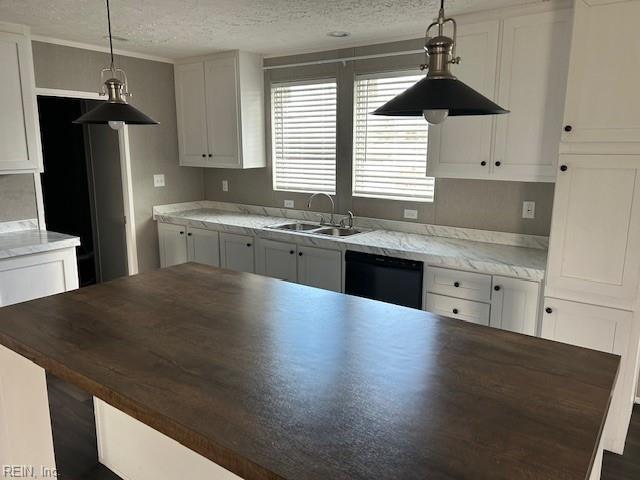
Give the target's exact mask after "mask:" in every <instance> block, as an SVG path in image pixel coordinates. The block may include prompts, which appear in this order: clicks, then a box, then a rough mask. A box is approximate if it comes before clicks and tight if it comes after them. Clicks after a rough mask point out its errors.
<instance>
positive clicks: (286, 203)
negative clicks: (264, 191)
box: [284, 200, 295, 208]
mask: <svg viewBox="0 0 640 480" xmlns="http://www.w3.org/2000/svg"><path fill="white" fill-rule="evenodd" d="M294 205H295V204H294V203H293V200H285V201H284V208H293V206H294Z"/></svg>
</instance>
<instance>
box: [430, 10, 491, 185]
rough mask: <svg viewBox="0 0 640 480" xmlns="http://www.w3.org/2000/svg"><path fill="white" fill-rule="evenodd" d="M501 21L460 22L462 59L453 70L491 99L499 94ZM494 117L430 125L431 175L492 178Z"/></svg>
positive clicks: (460, 119)
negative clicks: (498, 71)
mask: <svg viewBox="0 0 640 480" xmlns="http://www.w3.org/2000/svg"><path fill="white" fill-rule="evenodd" d="M499 27H500V24H499V22H498V21H497V20H495V21H490V22H481V23H473V24H469V25H460V27H459V30H458V44H457V46H456V48H457V52H456V55H458V56H460V57H461V58H462V60H461V62H460V64H459V65H454V66H453V67H452V71H453V73H454V75H455V76H456V77H458V78H459V79H460V80H461V81H463V82H464V83H466V84H467V85H469V86H470V87H471V88H473V89H475V90H477V91H479V92H480V93H482V94H483V95H485V96H486V97H488V98H491V99H493V98H494V96H495V86H496V64H497V61H498V38H499V36H498V33H499ZM493 122H494V119H493V117H492V116H490V115H487V116H477V117H449V118H448V119H447V120H446V121H445V122H444V123H443V124H442V125H438V126H431V127H429V161H428V162H427V170H428V171H427V174H428V175H429V176H435V177H450V178H469V177H473V178H489V175H490V172H491V149H492V139H493Z"/></svg>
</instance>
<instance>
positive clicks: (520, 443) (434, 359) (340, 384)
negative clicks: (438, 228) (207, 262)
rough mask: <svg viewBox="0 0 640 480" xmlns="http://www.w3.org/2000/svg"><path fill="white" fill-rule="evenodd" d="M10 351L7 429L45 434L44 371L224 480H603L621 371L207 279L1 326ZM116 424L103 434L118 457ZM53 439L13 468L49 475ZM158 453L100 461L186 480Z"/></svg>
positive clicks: (520, 343) (366, 310)
mask: <svg viewBox="0 0 640 480" xmlns="http://www.w3.org/2000/svg"><path fill="white" fill-rule="evenodd" d="M0 344H1V345H3V347H0V385H2V388H4V390H5V392H13V393H12V395H14V396H15V395H17V393H16V392H19V391H20V390H21V389H23V390H24V392H23V393H25V394H27V393H28V395H27V396H25V395H23V396H22V397H21V398H22V399H23V401H22V402H13V403H11V399H9V402H7V398H6V396H0V399H2V400H1V401H3V402H5V405H3V408H4V409H0V412H3V413H2V414H3V415H6V416H7V417H12V418H16V417H20V418H22V419H27V418H28V419H30V422H37V421H41V422H43V423H46V415H45V414H44V412H43V411H42V410H43V405H42V403H43V401H45V402H46V388H45V389H44V391H43V388H42V382H44V371H46V372H48V373H51V374H53V375H56V376H58V377H59V378H61V379H63V380H65V381H67V382H69V383H71V384H74V385H76V386H78V387H80V388H82V389H83V390H85V391H87V392H89V393H90V394H91V395H94V396H95V397H97V398H98V399H100V400H101V401H100V402H97V405H103V406H105V407H107V408H112V409H114V410H115V411H116V412H122V414H123V415H122V417H126V418H129V417H131V418H130V421H132V422H138V421H139V422H141V424H144V425H146V426H148V427H151V428H150V429H148V430H149V431H151V432H153V433H155V434H157V435H160V434H164V435H165V436H167V437H168V438H169V439H172V440H175V441H176V442H178V443H175V446H174V447H172V448H176V449H178V448H184V447H186V449H189V451H190V452H195V454H193V455H194V457H197V459H195V458H194V465H195V464H196V463H197V464H198V465H200V464H201V462H202V461H207V462H209V461H210V462H209V463H211V462H214V463H215V464H216V465H215V466H216V468H220V471H221V472H224V473H221V475H220V476H219V477H217V478H235V477H233V475H238V476H240V477H242V478H249V479H303V478H304V479H328V478H331V479H367V478H378V479H394V478H402V479H413V478H415V479H424V478H430V479H434V478H435V479H461V478H462V479H465V478H469V479H479V478H487V479H488V478H491V479H510V480H513V479H519V478H527V479H534V478H536V479H538V478H539V479H560V478H562V479H581V480H582V479H585V478H590V477H591V478H598V476H599V464H600V462H601V455H602V450H601V445H600V438H601V433H602V428H603V425H604V421H605V418H606V414H607V410H608V406H609V402H610V398H611V393H612V390H613V387H614V383H615V380H616V375H617V371H618V365H619V358H618V357H616V356H613V355H610V354H605V353H600V352H595V351H591V350H586V349H582V348H578V347H574V346H569V345H564V344H559V343H555V342H550V341H547V340H541V339H538V338H533V337H529V336H525V335H519V334H514V333H510V332H506V331H500V330H494V329H489V328H485V327H482V326H478V325H473V324H468V323H465V322H462V321H457V320H452V319H447V318H444V317H438V316H436V315H432V314H429V313H425V312H422V311H419V310H414V309H408V308H404V307H398V306H394V305H389V304H384V303H381V302H376V301H371V300H366V299H360V298H355V297H350V296H345V295H342V294H338V293H334V292H329V291H325V290H319V289H315V288H310V287H306V286H302V285H295V284H290V283H287V282H283V281H279V280H274V279H270V278H265V277H261V276H257V275H253V274H246V273H238V272H232V271H228V270H221V269H216V268H211V267H206V266H202V265H196V264H187V265H181V266H178V267H172V268H169V269H163V270H158V271H154V272H151V273H146V274H143V275H139V276H135V277H129V278H126V279H120V280H117V281H113V282H109V283H106V284H102V285H98V286H93V287H89V288H85V289H82V290H77V291H74V292H68V293H65V294H62V295H56V296H52V297H48V298H44V299H39V300H34V301H31V302H28V303H23V304H20V305H14V306H10V307H7V308H3V309H1V310H0ZM30 362H33V363H30ZM13 367H15V368H13ZM16 369H22V371H23V373H24V375H16V374H15V372H16ZM45 387H46V386H45ZM0 393H1V392H0ZM39 393H40V394H42V396H43V397H44V398H34V397H38V394H39ZM30 408H34V409H36V410H38V411H37V412H30V411H28V409H30ZM100 408H102V407H100ZM127 416H129V417H127ZM109 418H114V417H109ZM134 419H135V420H134ZM4 420H6V418H5V419H3V418H0V423H2V422H3V421H4ZM116 423H117V422H116ZM116 423H114V424H113V428H112V426H111V425H104V424H103V425H101V429H102V430H103V433H104V435H105V437H104V438H102V441H103V443H105V444H109V447H110V448H111V449H113V448H116V449H117V443H116V442H113V441H112V440H113V439H110V438H109V432H112V433H113V432H114V431H115V429H116V428H117V425H116ZM10 427H11V425H10V424H9V428H10ZM145 428H147V427H145ZM151 429H153V430H151ZM36 430H37V429H36ZM46 430H47V425H46V424H45V425H43V426H42V428H41V429H40V430H39V432H31V431H29V429H15V430H14V431H13V434H15V435H16V436H15V437H12V444H11V445H8V442H6V441H5V442H4V444H3V440H2V438H1V437H0V463H4V464H7V463H16V462H20V463H28V462H34V461H35V462H38V461H39V459H43V458H45V459H46V458H50V457H52V455H50V454H49V455H48V451H47V448H49V450H51V448H52V447H51V446H50V445H49V444H50V443H51V441H50V436H49V437H47V435H37V434H38V433H40V434H41V433H42V432H43V431H45V432H46ZM49 431H50V430H49ZM9 433H10V434H11V432H9ZM147 433H148V432H147ZM147 433H145V435H146V434H147ZM30 434H32V435H34V436H35V438H36V440H37V441H35V442H32V443H29V442H30V441H32V440H34V439H33V438H29V435H30ZM0 435H2V433H0ZM114 435H115V436H116V437H117V435H116V434H114ZM114 438H115V437H114ZM36 443H37V445H36ZM150 443H151V442H138V443H137V444H136V442H133V443H132V445H137V446H138V448H139V449H140V452H139V453H140V454H139V455H136V454H137V453H138V452H135V451H134V452H129V453H130V455H129V458H128V461H132V460H131V458H133V459H134V460H133V461H136V460H137V461H138V462H140V463H141V465H137V466H135V468H134V467H131V470H129V471H127V472H124V471H122V468H124V467H123V466H122V465H117V464H114V463H110V460H109V458H107V459H104V458H102V460H103V462H104V463H105V464H106V465H107V466H108V467H110V468H112V469H114V470H120V472H121V473H123V474H126V477H127V478H129V479H130V480H137V479H146V478H154V479H163V478H167V479H168V478H178V477H175V476H173V477H172V476H171V473H167V471H166V470H164V471H162V470H160V471H159V472H154V470H153V469H154V465H153V464H151V463H150V462H149V461H151V462H155V463H157V464H158V465H160V464H162V462H163V461H166V459H168V458H172V456H171V454H170V453H168V452H165V451H155V452H153V454H152V455H149V456H148V457H145V455H146V454H148V447H149V445H150ZM158 444H161V442H159V443H158ZM179 444H181V445H179ZM3 445H4V447H5V449H4V450H3V449H2V447H3ZM7 445H8V446H7ZM20 445H23V447H24V448H23V449H22V450H20ZM162 445H167V444H166V443H162ZM172 445H173V444H172ZM26 446H28V447H26ZM36 446H37V451H36ZM12 448H13V450H12ZM122 448H124V446H123V447H122ZM7 452H9V453H7ZM25 452H26V453H25ZM12 454H13V455H14V456H12ZM30 454H31V455H32V456H31V458H28V457H29V455H30ZM196 454H197V455H196ZM38 455H40V456H39V457H38ZM110 458H112V459H113V458H121V457H119V456H118V453H117V452H116V453H115V454H114V455H113V456H112V457H110ZM180 458H187V457H184V456H183V457H180ZM188 458H191V457H188ZM126 465H129V466H130V465H131V464H130V463H129V464H126ZM126 465H125V466H126ZM155 468H157V466H156V467H155ZM180 468H181V472H182V475H181V477H182V478H203V477H197V476H193V475H192V473H193V472H190V471H189V468H190V464H189V463H186V464H183V465H180ZM195 468H200V467H196V466H194V469H195ZM223 469H226V471H225V470H223ZM140 472H145V473H140ZM149 472H153V473H149ZM225 474H228V475H229V476H223V475H225ZM123 476H124V475H123ZM210 478H216V477H210Z"/></svg>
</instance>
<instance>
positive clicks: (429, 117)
mask: <svg viewBox="0 0 640 480" xmlns="http://www.w3.org/2000/svg"><path fill="white" fill-rule="evenodd" d="M422 115H424V119H425V120H426V121H427V122H429V123H430V124H431V125H438V124H439V123H442V122H444V121H445V120H446V118H447V117H448V116H449V110H447V109H444V110H423V111H422Z"/></svg>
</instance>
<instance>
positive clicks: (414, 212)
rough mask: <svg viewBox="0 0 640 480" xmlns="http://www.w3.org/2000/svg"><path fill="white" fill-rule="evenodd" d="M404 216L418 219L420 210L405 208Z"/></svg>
mask: <svg viewBox="0 0 640 480" xmlns="http://www.w3.org/2000/svg"><path fill="white" fill-rule="evenodd" d="M404 218H409V219H411V220H416V219H417V218H418V210H411V209H409V208H405V209H404Z"/></svg>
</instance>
